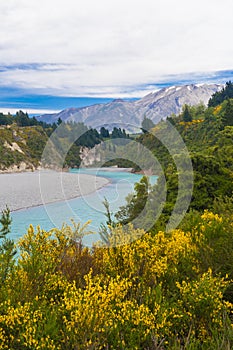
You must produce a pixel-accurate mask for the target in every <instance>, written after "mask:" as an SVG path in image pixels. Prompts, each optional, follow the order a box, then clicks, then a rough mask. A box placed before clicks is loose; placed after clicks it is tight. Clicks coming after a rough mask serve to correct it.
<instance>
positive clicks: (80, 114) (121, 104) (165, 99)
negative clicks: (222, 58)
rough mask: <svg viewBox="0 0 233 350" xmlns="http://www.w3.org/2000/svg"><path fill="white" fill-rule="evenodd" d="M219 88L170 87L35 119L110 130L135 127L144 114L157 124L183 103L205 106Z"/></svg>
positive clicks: (205, 85)
mask: <svg viewBox="0 0 233 350" xmlns="http://www.w3.org/2000/svg"><path fill="white" fill-rule="evenodd" d="M222 87H223V85H220V84H191V85H183V86H171V87H168V88H163V89H161V90H159V91H156V92H151V93H150V94H148V95H146V96H144V97H143V98H141V99H139V100H136V101H125V100H122V99H115V100H113V101H111V102H109V103H102V104H95V105H92V106H88V107H81V108H68V109H65V110H63V111H61V112H59V113H54V114H44V115H41V116H40V117H38V120H42V121H45V122H48V123H53V122H56V121H57V120H58V118H61V119H62V120H64V121H67V120H70V121H71V120H72V121H76V122H84V123H85V124H86V125H88V126H91V127H94V128H100V127H101V126H105V127H108V128H109V129H111V128H113V127H114V126H117V127H124V128H126V129H128V130H130V129H134V128H139V127H140V125H141V122H142V120H143V118H144V116H146V117H147V118H150V119H151V120H152V121H153V122H154V123H155V124H157V123H158V122H159V121H160V120H161V119H162V118H166V117H167V116H170V115H171V114H172V113H174V114H179V113H180V111H181V109H182V106H183V105H184V104H188V105H197V104H198V103H200V102H203V103H204V104H205V105H207V103H208V100H209V99H210V97H211V96H212V95H213V94H214V93H215V92H216V91H220V90H221V89H222ZM127 125H128V127H127Z"/></svg>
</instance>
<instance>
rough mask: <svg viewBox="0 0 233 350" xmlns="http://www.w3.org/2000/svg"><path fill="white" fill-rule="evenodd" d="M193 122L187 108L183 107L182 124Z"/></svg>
mask: <svg viewBox="0 0 233 350" xmlns="http://www.w3.org/2000/svg"><path fill="white" fill-rule="evenodd" d="M192 120H193V118H192V115H191V113H190V110H189V107H188V106H187V105H185V106H184V111H183V121H184V122H191V121H192Z"/></svg>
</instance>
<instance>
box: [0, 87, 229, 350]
mask: <svg viewBox="0 0 233 350" xmlns="http://www.w3.org/2000/svg"><path fill="white" fill-rule="evenodd" d="M231 88H232V84H231V82H228V83H227V84H226V87H225V88H224V89H223V90H222V91H221V92H219V93H217V94H215V95H213V97H212V98H211V99H210V101H209V106H208V107H205V106H204V105H202V104H200V105H198V106H195V107H194V106H192V107H191V106H184V107H183V111H182V112H181V113H180V115H178V116H169V117H168V118H167V120H166V121H161V122H160V123H159V124H158V125H153V124H151V123H150V122H149V121H148V120H147V118H145V119H144V124H143V125H142V131H143V133H142V134H141V135H139V136H137V138H136V139H134V140H135V141H136V142H138V143H139V144H141V145H144V146H145V147H146V148H148V149H150V150H151V152H152V153H153V154H154V156H155V157H156V158H157V159H158V160H159V162H160V164H161V167H162V170H163V173H164V174H165V176H164V178H165V180H166V201H165V203H163V204H164V205H163V207H162V209H161V214H160V215H159V217H158V218H156V212H155V211H156V209H158V210H159V209H160V208H159V206H160V204H161V198H162V197H161V196H162V191H161V189H162V188H163V186H164V184H163V181H164V178H163V177H162V176H160V177H159V179H158V182H157V184H156V185H155V186H153V187H151V186H150V185H149V182H148V178H147V177H146V176H143V177H142V180H141V181H140V182H139V183H138V184H136V185H135V191H134V193H133V194H131V195H130V196H128V197H127V204H126V206H125V207H122V208H120V210H119V211H118V213H116V214H115V215H112V213H111V208H110V207H109V204H108V203H107V202H105V207H106V224H103V226H102V228H101V231H100V234H101V236H102V241H101V242H99V244H96V245H95V246H93V247H92V248H87V247H84V246H83V244H82V238H83V237H84V235H85V234H88V225H85V226H84V227H81V226H80V224H78V223H75V222H73V223H72V225H68V224H67V225H64V226H63V228H62V229H61V230H58V229H53V230H51V231H49V232H44V231H43V230H41V229H40V228H39V227H37V228H36V229H35V228H33V227H29V229H28V232H27V234H26V235H25V236H24V237H22V239H21V240H20V241H19V243H18V244H17V245H16V246H15V245H14V242H12V241H11V240H10V239H8V234H9V231H10V224H11V218H10V213H9V210H8V209H6V210H5V211H4V212H3V214H2V218H1V220H0V223H1V227H2V228H1V230H0V238H1V246H0V249H1V251H0V278H1V287H0V349H17V350H18V349H23V350H24V349H25V350H29V349H45V350H46V349H54V350H55V349H56V350H57V349H61V350H70V349H73V350H75V349H83V350H86V349H89V350H94V349H101V350H108V349H113V350H115V349H122V350H123V349H124V350H125V349H127V350H132V349H143V350H184V349H186V350H230V349H232V348H233V328H232V323H233V317H232V306H233V304H232V303H233V285H232V280H233V254H232V252H233V239H232V238H233V224H232V223H233V220H232V219H233V196H232V195H233V124H232V119H233V107H232V106H233V99H232V96H231V95H229V91H231ZM226 90H227V93H226ZM216 101H219V102H218V103H217V102H216ZM171 126H172V128H175V130H177V132H178V133H179V134H180V135H181V137H182V139H183V140H184V143H185V145H186V147H187V149H188V152H189V155H190V159H191V162H192V173H193V178H194V186H193V192H192V197H191V202H190V205H189V207H188V211H187V213H186V215H185V216H184V217H183V219H182V221H181V222H180V223H179V225H178V227H175V228H173V229H170V230H168V229H166V227H167V223H168V222H169V218H170V216H171V214H172V212H173V210H174V206H175V203H176V197H177V193H178V192H179V191H180V192H181V203H183V201H185V199H186V197H187V193H186V191H187V189H186V188H185V187H184V188H183V187H182V184H183V180H185V179H186V180H185V181H186V183H187V182H188V180H187V179H190V169H189V168H187V170H185V171H184V172H183V173H182V174H180V173H179V169H180V168H179V166H180V164H181V163H182V165H183V163H184V162H185V161H186V160H185V159H184V158H183V154H178V153H175V152H174V154H171V152H170V150H168V148H167V147H166V146H165V144H164V143H163V142H161V140H163V139H164V137H166V140H167V144H172V145H173V146H174V149H175V150H176V149H179V145H176V142H177V141H176V139H173V135H172V133H170V132H169V130H171V129H170V127H171ZM69 127H71V126H70V125H66V128H69ZM88 130H89V129H88ZM61 131H62V129H61ZM103 133H104V135H103ZM122 133H123V132H122ZM98 134H99V133H98ZM99 135H100V134H99ZM63 136H64V138H66V133H64V135H63ZM60 137H61V138H62V135H60ZM103 137H106V138H108V137H109V135H108V134H107V131H106V130H102V135H101V136H100V138H98V137H97V134H96V139H95V142H97V140H101V138H103ZM76 146H77V147H79V145H76ZM127 147H130V143H129V144H126V146H124V149H126V148H127ZM176 147H177V148H176ZM119 161H120V160H119ZM135 162H136V156H135ZM183 168H184V169H186V168H185V167H183ZM180 187H181V188H180ZM148 199H149V200H148ZM152 203H153V206H151V205H152ZM181 208H182V206H181ZM145 209H146V210H145ZM142 210H145V215H143V216H142V217H140V212H141V211H142ZM176 214H177V215H179V214H180V213H179V212H177V213H176ZM155 218H156V220H155ZM90 219H91V218H90ZM148 222H149V223H150V225H149V226H148V227H149V229H142V228H141V227H144V228H146V227H147V223H148ZM38 224H39V223H38ZM16 251H17V253H16Z"/></svg>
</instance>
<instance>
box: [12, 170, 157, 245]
mask: <svg viewBox="0 0 233 350" xmlns="http://www.w3.org/2000/svg"><path fill="white" fill-rule="evenodd" d="M71 172H79V173H82V174H90V175H95V176H101V177H105V178H107V179H109V181H110V183H109V184H108V185H106V186H104V187H102V188H101V189H99V190H97V191H96V192H94V193H92V194H89V195H86V196H82V197H77V198H74V199H71V200H66V201H63V202H55V203H51V204H46V205H45V206H38V207H32V208H28V209H23V210H18V211H15V212H12V214H11V215H12V219H13V221H12V225H11V234H10V238H12V239H14V240H15V241H17V240H18V239H19V238H21V237H22V236H23V235H24V234H25V233H26V232H27V228H28V227H29V225H30V224H32V225H33V226H34V227H36V226H37V225H40V227H41V228H42V229H44V230H50V229H51V228H54V227H58V228H61V226H62V224H63V223H67V224H69V223H71V221H70V219H74V220H75V221H76V222H81V223H82V224H84V223H85V222H87V221H88V220H92V222H91V224H90V225H89V229H90V230H91V231H94V232H98V229H99V227H100V224H101V223H105V220H106V218H105V215H104V213H105V208H104V205H103V201H104V198H106V199H107V200H108V202H109V204H110V209H111V211H112V212H116V211H117V210H118V209H119V207H120V206H122V205H124V204H125V203H126V201H125V198H126V196H127V195H128V194H129V193H131V192H133V188H134V185H135V183H136V182H139V181H140V179H141V177H142V175H140V174H132V173H129V172H125V171H116V172H113V171H106V170H99V171H98V172H96V169H79V170H74V169H73V170H71ZM150 179H151V180H150V181H151V183H152V184H154V183H155V182H156V179H157V177H156V176H151V177H150ZM97 240H99V235H98V234H93V235H88V236H87V237H86V238H85V239H84V243H85V245H88V246H91V245H92V244H93V242H95V241H97Z"/></svg>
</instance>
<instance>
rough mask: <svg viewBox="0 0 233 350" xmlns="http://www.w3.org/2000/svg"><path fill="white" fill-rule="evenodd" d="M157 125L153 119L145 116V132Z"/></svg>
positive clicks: (143, 129)
mask: <svg viewBox="0 0 233 350" xmlns="http://www.w3.org/2000/svg"><path fill="white" fill-rule="evenodd" d="M154 126H155V124H154V123H153V122H152V120H151V119H149V118H147V117H146V116H144V118H143V121H142V127H141V129H142V131H143V132H144V133H147V132H148V131H149V130H150V129H152V128H153V127H154Z"/></svg>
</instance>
